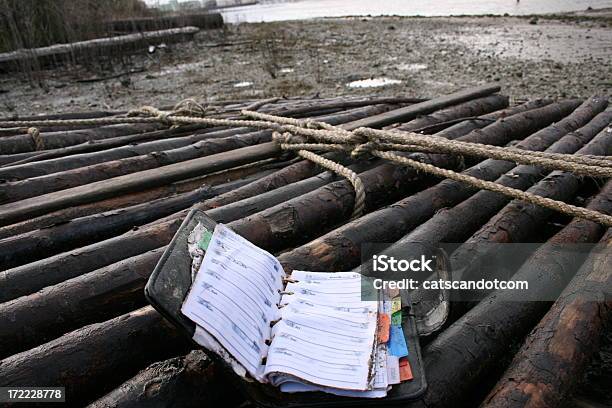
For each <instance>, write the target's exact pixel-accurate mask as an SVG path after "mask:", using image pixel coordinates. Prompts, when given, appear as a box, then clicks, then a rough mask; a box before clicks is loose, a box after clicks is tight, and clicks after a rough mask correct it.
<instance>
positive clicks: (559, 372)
mask: <svg viewBox="0 0 612 408" xmlns="http://www.w3.org/2000/svg"><path fill="white" fill-rule="evenodd" d="M610 265H612V228H609V229H608V231H607V233H606V234H605V235H604V237H603V238H602V239H601V241H599V245H598V246H597V247H596V249H594V251H593V253H592V254H591V256H590V257H589V259H587V260H586V262H585V263H584V265H583V266H582V268H581V269H580V271H579V273H578V274H577V275H576V276H575V277H574V279H573V280H572V281H571V282H570V283H569V284H568V285H567V287H566V288H565V290H564V291H563V293H562V294H561V296H560V297H559V299H557V301H556V302H555V303H554V305H553V306H552V308H551V309H550V310H549V311H548V313H546V315H545V316H544V318H542V320H541V321H540V323H538V325H537V326H536V327H535V329H533V331H532V332H531V333H530V334H529V336H528V337H527V339H526V340H525V343H524V344H523V346H522V347H521V349H520V350H519V352H518V353H517V354H516V355H515V356H514V359H513V360H512V364H511V365H510V367H509V368H508V370H507V371H506V372H505V373H504V375H503V376H502V378H501V379H500V380H499V382H498V383H497V385H496V386H495V387H494V388H493V390H492V391H491V393H490V394H489V396H488V397H487V398H486V399H485V402H484V403H483V407H487V408H492V407H527V406H529V407H533V408H539V407H547V408H553V407H561V406H564V404H565V403H566V401H567V400H568V399H569V397H570V396H571V395H572V392H573V391H574V389H575V387H576V383H577V381H579V379H580V378H581V374H582V373H583V372H584V370H585V368H586V365H587V364H588V362H589V360H590V359H591V357H592V355H593V353H594V352H595V351H596V350H597V349H598V344H599V341H600V338H601V336H600V334H601V332H602V330H603V328H604V325H605V324H606V322H608V321H609V319H610V315H611V314H612V296H611V294H612V269H611V268H610Z"/></svg>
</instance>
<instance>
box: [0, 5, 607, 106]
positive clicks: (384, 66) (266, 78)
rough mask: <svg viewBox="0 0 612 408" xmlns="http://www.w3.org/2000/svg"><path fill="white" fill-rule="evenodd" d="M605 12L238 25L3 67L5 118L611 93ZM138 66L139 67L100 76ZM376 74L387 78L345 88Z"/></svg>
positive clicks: (0, 93)
mask: <svg viewBox="0 0 612 408" xmlns="http://www.w3.org/2000/svg"><path fill="white" fill-rule="evenodd" d="M603 16H604V17H600V18H596V19H593V18H590V17H582V16H573V17H571V18H570V17H568V16H563V17H562V18H560V19H557V18H555V17H551V16H548V17H539V18H532V17H527V18H525V17H521V18H519V17H446V18H418V17H417V18H415V17H377V18H368V17H351V18H342V19H318V20H306V21H291V22H278V23H261V24H239V25H230V26H228V27H227V28H226V29H224V30H213V31H204V32H200V33H199V34H198V35H197V36H196V38H195V40H194V41H191V42H188V43H182V44H172V45H168V46H166V47H164V46H163V45H162V46H161V47H157V48H156V49H155V50H154V52H153V53H149V51H151V50H143V51H142V53H141V54H139V55H133V56H130V57H122V58H115V59H112V60H108V61H97V62H95V63H92V64H91V66H88V67H85V66H76V67H75V66H72V67H62V68H56V69H52V70H46V71H43V72H42V73H39V74H37V75H34V79H32V78H28V77H27V75H25V74H24V73H17V74H16V73H12V74H3V75H1V76H0V116H11V115H24V114H32V113H40V114H43V113H52V112H66V111H79V110H92V109H125V108H131V107H134V106H139V105H143V104H147V105H157V106H160V105H168V104H172V103H174V102H175V101H177V100H180V99H182V98H186V97H196V98H201V99H208V100H219V99H236V98H261V97H270V96H282V95H286V96H295V95H306V96H314V95H321V96H330V95H344V94H346V95H359V94H377V95H400V94H403V95H407V96H424V97H427V96H435V95H440V94H444V93H447V92H451V91H453V90H455V89H457V88H460V87H463V86H472V85H476V84H480V83H483V82H499V83H500V84H501V85H502V86H503V90H504V93H506V94H508V95H510V96H511V97H512V98H514V99H515V100H522V99H528V98H536V97H546V96H551V97H557V96H558V97H574V96H576V97H585V96H588V95H591V94H593V93H594V92H600V93H604V94H607V95H610V94H611V93H612V66H611V64H610V56H611V55H612V23H611V19H609V18H607V17H606V14H605V13H604V14H603ZM133 70H136V71H140V72H138V73H133V74H129V75H128V74H126V75H121V76H119V77H117V78H111V79H107V80H98V79H100V78H105V77H108V76H113V75H117V74H123V73H127V72H129V71H133ZM371 78H375V79H376V78H384V79H387V80H389V81H387V82H388V83H389V84H388V85H385V86H380V87H365V88H359V87H351V86H349V84H350V83H352V82H354V81H360V80H368V79H371ZM83 80H85V81H86V82H80V81H83ZM91 80H94V81H93V82H89V81H91ZM374 82H375V83H376V81H374ZM357 84H358V85H359V84H363V83H362V82H357ZM366 85H367V82H366Z"/></svg>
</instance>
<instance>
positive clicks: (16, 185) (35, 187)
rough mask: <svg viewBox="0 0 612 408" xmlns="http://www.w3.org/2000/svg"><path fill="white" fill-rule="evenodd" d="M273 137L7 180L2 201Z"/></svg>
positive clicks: (214, 142) (256, 135) (234, 139)
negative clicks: (11, 180) (23, 178)
mask: <svg viewBox="0 0 612 408" xmlns="http://www.w3.org/2000/svg"><path fill="white" fill-rule="evenodd" d="M271 140H272V132H271V131H263V132H253V133H247V134H242V135H236V136H229V137H224V138H222V139H211V140H202V141H200V142H196V143H194V144H191V145H188V146H184V147H179V148H176V149H171V150H164V151H154V152H153V153H149V154H146V155H141V156H135V157H128V158H125V159H119V160H112V161H109V162H105V163H98V164H94V165H91V166H85V167H79V168H76V169H72V170H67V171H61V172H58V173H52V174H49V175H46V176H40V177H35V178H31V179H26V180H21V181H15V182H7V183H3V184H2V185H0V203H10V202H15V201H18V200H23V199H26V198H30V197H36V196H40V195H43V194H48V193H52V192H55V191H61V190H65V189H69V188H73V187H78V186H82V185H85V184H90V183H94V182H98V181H102V180H108V179H111V178H114V177H119V176H125V175H128V174H134V173H138V172H142V171H146V170H151V169H156V168H158V167H164V166H168V165H171V164H177V163H182V162H186V161H188V160H194V159H197V158H201V157H206V156H211V155H214V154H219V153H223V152H227V151H230V150H236V149H240V148H243V147H247V146H254V145H259V144H263V143H266V142H270V141H271Z"/></svg>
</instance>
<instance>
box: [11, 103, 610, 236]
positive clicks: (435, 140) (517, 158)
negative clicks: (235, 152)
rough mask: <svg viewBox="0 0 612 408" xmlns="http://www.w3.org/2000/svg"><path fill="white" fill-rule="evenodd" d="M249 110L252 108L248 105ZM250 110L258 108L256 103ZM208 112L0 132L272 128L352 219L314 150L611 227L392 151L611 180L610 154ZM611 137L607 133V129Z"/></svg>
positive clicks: (150, 113) (360, 203)
mask: <svg viewBox="0 0 612 408" xmlns="http://www.w3.org/2000/svg"><path fill="white" fill-rule="evenodd" d="M250 107H253V105H251V106H250ZM254 107H255V108H259V107H260V106H258V105H255V106H254ZM210 110H211V108H209V107H205V106H202V105H200V104H198V103H197V102H195V101H194V100H185V101H182V102H181V103H179V104H177V105H176V106H175V108H174V110H172V111H161V110H159V109H156V108H154V107H152V106H143V107H141V108H140V109H136V110H132V111H130V112H128V115H127V117H114V118H108V117H105V118H95V119H69V120H38V121H8V122H0V128H15V127H30V129H28V133H29V134H30V135H31V137H32V139H33V140H34V142H35V145H36V149H37V150H41V149H43V148H44V145H43V141H42V138H41V137H40V132H38V129H34V130H32V129H33V128H34V127H41V126H82V125H110V124H126V123H129V124H131V123H159V122H161V123H165V124H168V125H171V126H180V125H186V124H201V125H207V126H228V127H250V128H256V129H271V130H272V131H273V132H274V133H273V138H274V140H275V141H277V142H278V143H279V145H280V147H281V149H283V150H292V151H296V152H297V154H298V155H299V156H301V157H303V158H305V159H307V160H310V161H312V162H314V163H316V164H318V165H320V166H322V167H324V168H326V169H328V170H330V171H333V172H335V173H337V174H339V175H341V176H343V177H345V178H346V179H347V180H348V181H349V182H350V183H351V184H352V186H353V188H354V190H355V205H354V210H353V214H352V217H353V218H356V217H358V216H359V215H361V213H362V212H363V209H364V203H365V188H364V186H363V182H362V181H361V180H360V178H359V176H358V175H357V174H356V173H355V172H353V171H352V170H350V169H349V168H347V167H345V166H342V165H341V164H338V163H336V162H333V161H331V160H329V159H326V158H324V157H322V156H320V155H318V154H316V153H315V152H314V151H345V152H348V153H350V154H351V155H352V156H353V157H359V156H361V155H364V154H371V155H373V156H376V157H380V158H382V159H385V160H389V161H391V162H393V163H396V164H400V165H403V166H409V167H412V168H414V169H416V170H418V171H422V172H425V173H428V174H432V175H435V176H438V177H445V178H449V179H452V180H455V181H459V182H462V183H466V184H468V185H471V186H473V187H475V188H478V189H483V190H489V191H493V192H497V193H501V194H504V195H507V196H509V197H512V198H515V199H519V200H523V201H526V202H529V203H532V204H536V205H539V206H542V207H545V208H549V209H552V210H555V211H558V212H561V213H563V214H566V215H570V216H573V217H579V218H584V219H587V220H591V221H595V222H598V223H601V224H603V225H606V226H608V227H612V216H609V215H606V214H603V213H600V212H597V211H593V210H590V209H587V208H582V207H576V206H573V205H570V204H567V203H564V202H561V201H558V200H553V199H550V198H547V197H543V196H539V195H536V194H532V193H529V192H525V191H522V190H517V189H514V188H510V187H507V186H504V185H501V184H499V183H495V182H491V181H485V180H481V179H478V178H475V177H472V176H468V175H465V174H460V173H457V172H455V171H452V170H447V169H442V168H439V167H436V166H433V165H431V164H426V163H422V162H419V161H416V160H413V159H410V158H407V157H403V156H400V155H398V154H395V153H392V152H394V151H420V152H429V153H448V154H453V155H458V156H459V157H460V159H463V156H478V157H487V158H490V159H495V160H506V161H512V162H515V163H518V164H525V165H532V166H538V167H543V168H547V169H552V170H562V171H568V172H572V173H575V174H579V175H584V176H591V177H605V178H610V177H612V158H611V157H609V156H602V157H600V156H591V155H580V154H576V155H574V154H559V153H548V152H534V151H530V150H523V149H519V148H515V147H499V146H491V145H485V144H479V143H471V142H463V141H459V140H448V139H445V138H442V137H439V136H435V135H422V134H418V133H414V132H403V131H398V130H396V129H392V130H376V129H370V128H358V129H356V130H352V131H349V130H346V129H342V128H341V127H336V126H333V125H330V124H327V123H324V122H318V121H315V120H312V119H295V118H289V117H281V116H274V115H270V114H265V113H261V112H254V111H252V110H242V111H241V113H242V115H243V116H245V117H247V118H251V119H219V118H211V117H205V115H206V114H207V113H208V112H210ZM606 132H608V133H611V134H612V129H611V128H608V129H606Z"/></svg>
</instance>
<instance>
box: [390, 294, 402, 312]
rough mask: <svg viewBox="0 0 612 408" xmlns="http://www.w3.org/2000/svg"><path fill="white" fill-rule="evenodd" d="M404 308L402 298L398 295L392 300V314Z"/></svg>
mask: <svg viewBox="0 0 612 408" xmlns="http://www.w3.org/2000/svg"><path fill="white" fill-rule="evenodd" d="M400 310H402V298H401V297H399V296H397V297H394V298H393V300H392V301H391V314H393V313H395V312H398V311H400Z"/></svg>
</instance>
